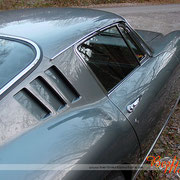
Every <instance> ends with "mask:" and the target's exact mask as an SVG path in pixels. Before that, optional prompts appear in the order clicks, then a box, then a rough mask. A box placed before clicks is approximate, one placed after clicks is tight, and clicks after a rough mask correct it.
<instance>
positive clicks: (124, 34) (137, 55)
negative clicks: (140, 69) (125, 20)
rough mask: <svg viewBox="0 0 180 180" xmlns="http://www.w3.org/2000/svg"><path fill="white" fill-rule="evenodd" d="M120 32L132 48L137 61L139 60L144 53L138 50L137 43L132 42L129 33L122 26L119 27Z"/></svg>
mask: <svg viewBox="0 0 180 180" xmlns="http://www.w3.org/2000/svg"><path fill="white" fill-rule="evenodd" d="M119 28H120V31H121V33H122V34H123V36H124V37H125V39H126V41H127V43H128V45H129V46H130V47H131V49H132V50H133V52H134V54H135V56H136V57H137V59H138V60H139V61H141V60H142V59H143V58H144V53H143V52H142V51H141V50H140V48H139V47H138V46H137V44H136V43H135V42H134V40H133V39H132V38H131V37H130V35H129V33H128V31H127V30H125V29H124V28H122V27H119Z"/></svg>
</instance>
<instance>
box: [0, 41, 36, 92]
mask: <svg viewBox="0 0 180 180" xmlns="http://www.w3.org/2000/svg"><path fill="white" fill-rule="evenodd" d="M35 56H36V54H35V53H34V51H33V49H32V48H31V47H29V46H27V45H25V44H22V43H21V42H16V41H13V40H9V39H8V40H7V39H2V38H1V39H0V89H1V88H3V87H4V86H5V85H6V84H7V83H8V82H9V81H11V80H12V79H13V78H14V77H15V76H17V75H18V74H19V73H21V71H23V70H24V69H25V68H26V67H27V66H28V65H29V64H31V63H32V61H33V60H34V59H35Z"/></svg>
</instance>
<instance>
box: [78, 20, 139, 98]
mask: <svg viewBox="0 0 180 180" xmlns="http://www.w3.org/2000/svg"><path fill="white" fill-rule="evenodd" d="M121 22H124V21H118V22H115V23H113V24H110V25H108V26H106V27H104V28H101V29H99V30H98V31H95V32H93V33H91V34H90V35H89V36H88V35H87V36H85V37H84V38H82V39H81V40H79V41H78V43H76V44H75V47H74V52H75V54H76V55H77V56H78V57H79V58H80V60H82V62H83V63H84V64H85V66H86V67H87V69H88V70H89V71H90V73H91V74H92V75H93V77H94V78H95V80H96V81H97V83H98V84H99V85H100V87H101V89H102V90H103V92H104V93H105V95H107V96H110V95H111V93H112V92H113V91H114V90H115V89H116V88H118V87H119V86H120V85H121V84H122V83H123V82H124V81H125V79H126V78H127V77H129V76H132V75H133V74H134V71H135V70H136V69H137V68H140V66H141V63H140V65H139V66H137V67H136V68H135V69H134V70H133V71H132V72H130V74H128V75H127V76H126V77H125V78H124V79H123V80H122V81H120V82H119V83H118V84H117V85H116V86H114V87H113V88H112V89H111V90H110V91H109V92H108V91H107V90H106V89H105V88H104V86H103V85H102V83H101V82H100V81H99V79H98V78H97V77H96V75H95V74H94V72H93V71H92V70H91V68H90V67H89V66H88V64H87V62H86V61H85V60H84V59H83V57H82V56H81V54H80V53H79V51H78V49H77V48H78V46H79V45H80V44H82V43H83V42H84V41H86V40H88V39H90V38H91V37H93V36H95V35H96V34H98V33H99V32H100V31H104V30H105V29H108V28H110V27H113V26H116V27H117V28H118V26H119V23H121ZM118 29H119V28H118Z"/></svg>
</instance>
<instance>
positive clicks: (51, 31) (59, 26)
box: [0, 8, 124, 58]
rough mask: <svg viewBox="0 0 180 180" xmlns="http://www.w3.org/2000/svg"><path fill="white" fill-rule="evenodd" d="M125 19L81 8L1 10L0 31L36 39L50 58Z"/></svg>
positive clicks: (45, 54)
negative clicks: (95, 32) (87, 36)
mask: <svg viewBox="0 0 180 180" xmlns="http://www.w3.org/2000/svg"><path fill="white" fill-rule="evenodd" d="M117 21H124V19H123V18H122V17H120V16H118V15H116V14H113V13H109V12H105V11H99V10H92V9H83V8H34V9H24V10H9V11H1V12H0V34H8V35H13V36H18V37H23V38H27V39H30V40H32V41H34V42H36V43H37V44H38V45H39V46H40V47H41V48H42V50H43V54H44V56H46V57H48V58H52V57H54V56H55V55H57V54H58V53H59V52H61V51H62V50H64V49H65V48H67V47H69V46H71V45H72V44H73V43H75V42H77V41H78V40H79V39H81V38H82V37H84V36H86V35H87V34H89V33H91V32H93V31H96V30H98V29H99V28H102V27H105V26H107V25H109V24H111V23H114V22H117Z"/></svg>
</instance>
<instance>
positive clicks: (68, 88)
mask: <svg viewBox="0 0 180 180" xmlns="http://www.w3.org/2000/svg"><path fill="white" fill-rule="evenodd" d="M45 73H46V74H47V75H48V76H49V77H50V78H51V79H52V80H53V81H54V82H55V84H56V85H57V87H58V88H59V89H60V91H61V92H62V93H63V94H64V96H65V97H66V98H67V99H68V100H69V101H70V102H73V101H75V100H77V99H78V98H79V94H78V93H77V91H76V90H75V89H74V87H73V86H72V85H71V84H70V83H69V81H68V80H67V79H66V78H65V77H64V75H63V74H62V73H61V72H60V71H59V70H58V69H57V68H56V67H55V66H52V67H51V68H49V69H48V70H46V71H45Z"/></svg>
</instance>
